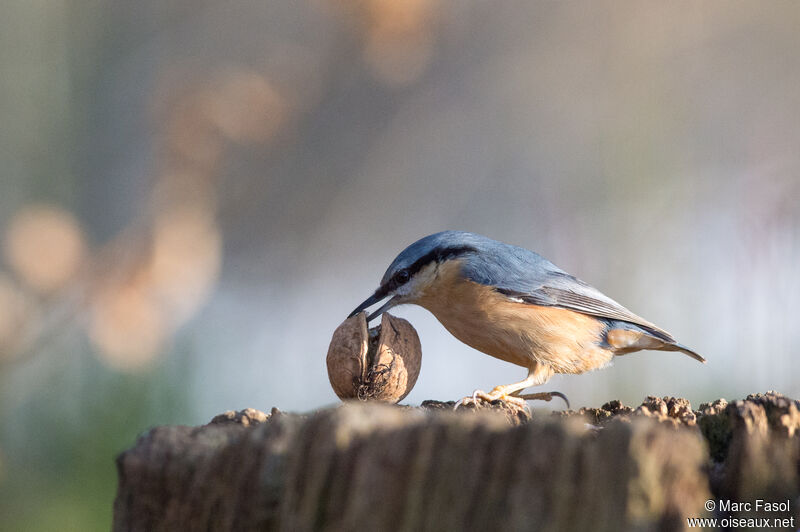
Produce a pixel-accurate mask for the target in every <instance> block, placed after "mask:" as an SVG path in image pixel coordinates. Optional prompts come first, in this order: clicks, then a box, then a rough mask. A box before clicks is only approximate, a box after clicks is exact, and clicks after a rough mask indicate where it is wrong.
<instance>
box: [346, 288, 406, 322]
mask: <svg viewBox="0 0 800 532" xmlns="http://www.w3.org/2000/svg"><path fill="white" fill-rule="evenodd" d="M389 295H391V294H389V293H388V291H387V290H385V289H383V288H378V289H377V290H375V293H374V294H372V295H371V296H369V297H368V298H367V299H366V301H364V302H363V303H361V304H360V305H359V306H358V307H356V309H355V310H354V311H353V312H351V313H350V315H349V316H347V317H348V318H352V317H353V316H355V315H356V314H358V313H359V312H361V311H362V310H365V309H367V308H368V307H371V306H372V305H374V304H375V303H379V302H381V301H383V300H384V299H385V298H386V297H387V296H389ZM399 302H400V301H399V299H398V296H392V298H391V299H389V301H387V302H386V303H384V304H383V306H382V307H380V308H379V309H378V310H376V311H375V312H373V313H372V314H370V315H368V316H367V321H368V322H369V321H371V320H372V319H374V318H377V317H378V316H380V315H381V314H383V313H384V312H386V311H387V310H389V309H390V308H392V307H393V306H395V305H397V304H398V303H399Z"/></svg>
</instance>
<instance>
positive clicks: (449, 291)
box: [415, 260, 613, 373]
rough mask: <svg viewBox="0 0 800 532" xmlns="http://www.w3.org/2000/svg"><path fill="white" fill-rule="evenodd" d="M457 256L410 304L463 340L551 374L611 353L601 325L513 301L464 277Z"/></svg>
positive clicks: (602, 360) (604, 359)
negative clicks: (545, 368)
mask: <svg viewBox="0 0 800 532" xmlns="http://www.w3.org/2000/svg"><path fill="white" fill-rule="evenodd" d="M459 267H460V266H459V265H458V261H457V260H456V261H450V262H448V263H445V264H443V265H442V266H441V268H440V269H439V271H438V272H437V279H436V282H435V284H433V285H432V286H431V287H430V289H429V290H426V293H425V294H423V295H422V296H421V297H420V298H419V299H418V300H417V301H415V303H417V304H418V305H420V306H422V307H424V308H426V309H428V310H429V311H430V312H431V313H433V315H434V316H436V318H437V319H438V320H439V321H440V322H441V323H442V325H444V327H445V328H446V329H447V330H448V331H450V333H451V334H452V335H453V336H455V337H456V338H458V339H459V340H461V341H462V342H464V343H465V344H467V345H469V346H471V347H473V348H475V349H477V350H479V351H482V352H484V353H486V354H488V355H491V356H493V357H496V358H499V359H501V360H505V361H507V362H511V363H512V364H517V365H519V366H523V367H530V366H531V363H532V362H534V361H536V362H542V363H546V364H548V365H550V366H551V367H552V368H553V370H554V371H555V372H557V373H582V372H584V371H588V370H591V369H596V368H599V367H602V366H604V365H606V364H608V362H609V361H610V360H611V359H612V358H613V353H612V352H611V351H609V350H607V349H604V348H602V347H600V337H601V335H602V333H603V330H604V324H603V323H602V322H600V321H599V320H597V319H595V318H593V317H591V316H587V315H585V314H581V313H578V312H573V311H571V310H566V309H561V308H556V307H544V306H538V305H531V304H528V303H522V302H516V301H513V300H511V299H509V298H508V297H507V296H505V295H503V294H500V293H498V292H497V291H495V290H494V289H492V288H491V287H488V286H485V285H482V284H479V283H475V282H472V281H469V280H465V279H463V278H462V277H461V275H460V272H459Z"/></svg>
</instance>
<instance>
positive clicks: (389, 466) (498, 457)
mask: <svg viewBox="0 0 800 532" xmlns="http://www.w3.org/2000/svg"><path fill="white" fill-rule="evenodd" d="M425 406H426V407H427V408H408V407H395V406H386V405H380V404H364V403H348V404H344V405H342V406H341V407H338V408H333V409H329V410H323V411H319V412H316V413H313V414H311V415H294V414H283V413H280V412H278V411H277V410H274V409H273V412H272V413H271V414H269V415H266V414H263V413H261V412H258V411H255V410H247V411H242V412H238V413H234V412H229V413H226V414H225V415H222V416H218V417H217V418H215V419H214V421H212V423H210V424H209V425H205V426H202V427H182V426H170V427H157V428H154V429H152V430H150V431H148V432H147V433H145V434H144V435H142V436H141V437H140V438H139V440H138V441H137V443H136V445H135V446H134V447H133V448H131V449H130V450H128V451H126V452H124V453H122V454H121V455H120V456H119V458H118V460H117V465H118V470H119V487H118V493H117V498H116V501H115V505H114V530H116V531H139V530H142V531H144V530H147V531H150V530H287V531H304V530H370V531H372V530H413V531H417V530H435V531H442V530H595V531H604V530H608V531H619V530H637V531H639V530H641V531H644V530H684V529H686V527H687V518H689V517H703V516H706V517H708V516H713V514H712V513H709V512H706V511H705V510H704V503H705V501H706V500H708V499H714V500H717V499H720V498H729V499H732V500H737V501H744V500H755V498H761V499H764V500H767V501H783V500H789V501H791V510H790V512H789V513H785V514H781V515H785V516H786V517H789V516H791V515H794V516H797V509H798V506H800V500H798V495H800V483H799V481H798V471H800V403H798V402H797V401H793V400H790V399H787V398H785V397H783V396H780V395H778V394H766V395H753V396H749V397H748V398H747V399H746V400H743V401H736V402H733V403H730V404H728V403H724V402H721V401H717V402H715V403H712V404H709V405H702V406H701V409H700V410H697V411H692V410H691V408H690V407H689V406H688V402H687V401H685V400H681V399H674V398H664V399H658V398H652V397H651V398H648V399H647V400H646V401H645V403H643V404H642V405H641V406H640V407H638V408H636V409H632V408H627V407H624V406H623V405H621V404H619V403H618V402H611V403H608V404H606V405H604V406H603V407H602V408H600V409H582V410H581V411H579V412H568V413H563V414H560V415H555V416H549V415H545V416H539V417H536V418H534V419H533V420H525V421H524V422H522V423H517V422H518V421H519V418H517V417H514V416H512V417H509V416H507V415H506V412H504V411H503V409H502V405H499V406H498V409H499V410H500V411H496V410H497V409H492V408H487V409H483V410H481V409H478V411H476V410H475V409H473V410H470V411H461V410H460V411H458V412H452V411H451V409H450V408H443V407H445V406H448V405H447V404H441V403H439V404H431V403H428V404H426V405H425ZM435 407H439V408H435ZM509 420H511V421H514V423H509ZM751 513H752V512H751ZM717 514H718V515H717V516H718V517H722V515H721V514H719V512H717ZM748 515H749V514H748ZM771 516H775V517H777V514H771ZM797 526H798V525H797V522H796V524H795V527H797Z"/></svg>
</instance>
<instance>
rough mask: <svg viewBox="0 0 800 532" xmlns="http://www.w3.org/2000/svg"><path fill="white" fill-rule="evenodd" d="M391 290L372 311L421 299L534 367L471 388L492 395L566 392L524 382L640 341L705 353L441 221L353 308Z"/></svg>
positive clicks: (454, 324)
mask: <svg viewBox="0 0 800 532" xmlns="http://www.w3.org/2000/svg"><path fill="white" fill-rule="evenodd" d="M387 297H389V298H390V299H389V300H388V301H387V302H386V303H385V304H384V305H383V306H381V307H380V308H379V309H378V310H376V311H375V312H373V313H372V314H370V315H369V317H368V320H371V319H373V318H375V317H376V316H379V315H380V314H381V313H383V312H385V311H387V310H388V309H390V308H392V307H394V306H397V305H400V304H404V303H413V304H416V305H420V306H421V307H424V308H426V309H428V310H429V311H430V312H431V313H433V315H434V316H436V318H437V319H438V320H439V321H440V322H441V323H442V325H444V327H445V328H446V329H447V330H448V331H450V333H451V334H452V335H453V336H455V337H456V338H458V339H459V340H461V341H462V342H464V343H465V344H467V345H469V346H471V347H474V348H475V349H477V350H478V351H482V352H484V353H486V354H488V355H491V356H493V357H496V358H499V359H501V360H505V361H506V362H511V363H512V364H516V365H518V366H522V367H525V368H527V369H528V377H527V378H526V379H525V380H522V381H520V382H517V383H514V384H507V385H504V386H497V387H495V388H494V389H493V390H492V391H491V392H489V393H485V392H482V391H478V392H475V395H474V396H473V398H474V397H480V398H481V399H484V400H487V401H494V400H497V399H503V400H506V401H509V400H510V401H511V402H513V403H515V404H517V405H521V406H524V404H525V400H527V399H546V400H549V399H550V398H551V397H552V395H561V394H558V393H555V392H553V393H537V394H529V395H522V394H521V392H522V391H523V390H524V389H525V388H528V387H530V386H535V385H540V384H544V383H545V382H547V381H548V380H549V379H550V377H552V376H553V374H554V373H583V372H585V371H589V370H593V369H597V368H601V367H603V366H606V365H608V364H609V363H610V362H611V360H612V358H614V356H615V355H625V354H627V353H632V352H634V351H639V350H641V349H655V350H659V351H680V352H682V353H685V354H687V355H689V356H690V357H692V358H694V359H696V360H699V361H700V362H705V359H704V358H703V357H701V356H700V355H698V354H697V353H695V352H694V351H692V350H691V349H689V348H688V347H686V346H683V345H681V344H679V343H677V342H676V341H675V339H674V338H673V337H672V335H670V334H669V333H668V332H666V331H664V330H662V329H659V328H658V327H656V326H655V325H653V324H652V323H650V322H648V321H646V320H644V319H642V318H640V317H639V316H637V315H636V314H634V313H633V312H631V311H630V310H628V309H626V308H625V307H623V306H622V305H620V304H619V303H617V302H616V301H614V300H613V299H611V298H609V297H607V296H605V295H604V294H602V293H601V292H600V291H599V290H597V289H595V288H593V287H591V286H589V285H588V284H586V283H584V282H583V281H581V280H580V279H577V278H576V277H573V276H572V275H570V274H568V273H566V272H564V271H563V270H561V269H559V268H558V267H556V266H555V265H553V264H552V263H551V262H549V261H548V260H546V259H545V258H543V257H541V256H540V255H538V254H536V253H534V252H532V251H528V250H527V249H523V248H520V247H517V246H512V245H509V244H504V243H502V242H498V241H496V240H492V239H490V238H487V237H485V236H481V235H477V234H474V233H466V232H462V231H443V232H441V233H435V234H433V235H429V236H426V237H424V238H422V239H420V240H418V241H417V242H415V243H413V244H411V245H410V246H408V247H407V248H406V249H405V250H403V251H402V252H401V253H400V254H399V255H398V256H397V258H395V259H394V262H392V264H391V265H390V266H389V268H388V269H387V270H386V273H385V274H384V276H383V279H382V280H381V284H380V287H378V289H377V290H376V291H375V293H374V294H373V295H372V296H370V297H369V298H368V299H367V300H366V301H364V302H363V303H361V304H360V305H359V306H358V308H356V309H355V310H354V311H353V312H352V313H351V314H350V315H351V316H353V315H355V314H357V313H359V312H361V311H363V310H364V309H366V308H368V307H370V306H372V305H374V304H375V303H379V302H381V301H383V300H384V299H385V298H387ZM561 397H563V396H561Z"/></svg>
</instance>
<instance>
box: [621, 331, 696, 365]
mask: <svg viewBox="0 0 800 532" xmlns="http://www.w3.org/2000/svg"><path fill="white" fill-rule="evenodd" d="M606 342H608V345H610V346H611V347H612V348H613V349H614V354H615V355H625V354H628V353H633V352H634V351H639V350H640V349H654V350H656V351H680V352H681V353H684V354H686V355H689V356H690V357H692V358H693V359H695V360H697V361H699V362H702V363H704V364H705V362H706V359H705V358H703V357H701V356H700V355H699V354H697V353H695V352H694V351H692V350H691V349H689V348H688V347H686V346H685V345H681V344H679V343H678V342H676V341H675V339H674V338H672V336H669V335H668V334H667V333H661V332H660V331H658V332H656V331H650V330H647V329H645V328H644V327H641V326H635V325H634V326H631V324H627V323H626V324H624V325H623V326H622V327H614V328H611V329H609V330H608V331H607V332H606Z"/></svg>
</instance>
